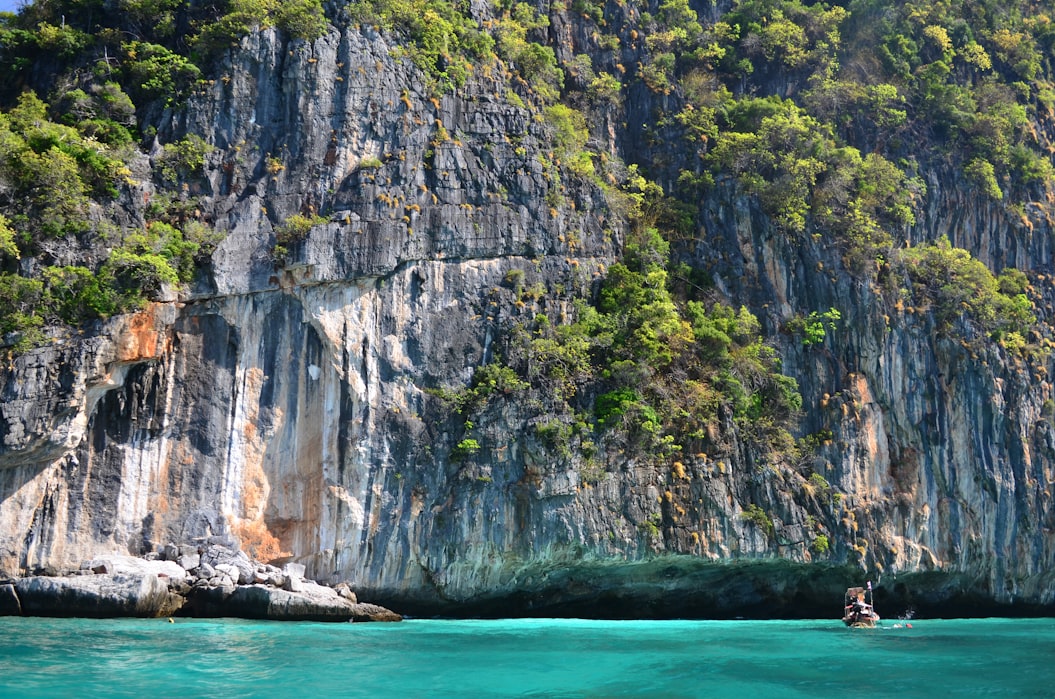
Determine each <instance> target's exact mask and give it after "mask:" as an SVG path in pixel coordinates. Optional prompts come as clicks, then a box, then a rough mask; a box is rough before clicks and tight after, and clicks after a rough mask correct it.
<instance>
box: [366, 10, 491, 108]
mask: <svg viewBox="0 0 1055 699" xmlns="http://www.w3.org/2000/svg"><path fill="white" fill-rule="evenodd" d="M348 12H349V13H350V14H351V17H352V18H353V19H354V20H356V21H358V22H360V23H362V24H374V25H377V26H379V27H381V28H382V29H385V30H386V31H395V32H399V33H401V34H403V35H404V36H405V37H406V38H407V39H408V40H409V42H410V43H409V44H408V45H404V46H403V47H401V49H400V51H401V52H402V53H404V54H405V55H406V56H407V57H408V58H409V59H410V60H411V61H413V63H414V65H416V66H417V67H418V68H420V69H421V70H422V71H423V72H424V73H425V74H426V75H427V76H428V77H429V78H430V80H431V81H432V84H433V87H434V89H436V90H438V91H440V92H447V91H450V90H452V89H454V88H456V87H460V86H462V85H464V84H465V81H466V80H467V79H468V78H469V75H470V74H471V73H472V71H473V65H474V63H476V62H479V61H483V60H489V59H490V58H491V56H492V54H493V50H494V40H493V39H492V38H491V36H490V35H488V34H487V33H485V32H482V31H481V30H480V27H479V26H478V25H477V24H476V22H474V21H473V20H472V19H471V18H469V17H468V16H467V14H466V13H465V12H464V11H463V10H462V9H461V8H460V7H459V6H458V5H457V4H455V3H450V2H447V0H363V1H362V2H357V3H355V4H353V5H350V6H349V7H348Z"/></svg>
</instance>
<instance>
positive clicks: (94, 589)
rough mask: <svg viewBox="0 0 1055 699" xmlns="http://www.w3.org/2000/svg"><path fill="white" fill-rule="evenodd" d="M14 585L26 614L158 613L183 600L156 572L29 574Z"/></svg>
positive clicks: (175, 608)
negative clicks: (53, 575)
mask: <svg viewBox="0 0 1055 699" xmlns="http://www.w3.org/2000/svg"><path fill="white" fill-rule="evenodd" d="M14 588H15V591H16V593H17V595H18V599H19V601H20V602H21V607H22V613H23V614H25V615H27V616H62V617H67V616H75V617H77V616H79V617H101V618H105V617H122V616H134V617H158V616H169V615H172V614H174V613H176V612H177V611H178V610H179V608H180V607H181V606H182V604H183V598H182V597H181V596H179V595H177V594H174V593H172V592H171V591H170V590H169V587H168V584H167V583H166V582H165V581H163V580H161V579H160V578H158V576H157V575H153V574H134V573H116V574H113V575H80V576H76V577H70V578H53V577H29V578H20V579H19V580H16V581H15V583H14Z"/></svg>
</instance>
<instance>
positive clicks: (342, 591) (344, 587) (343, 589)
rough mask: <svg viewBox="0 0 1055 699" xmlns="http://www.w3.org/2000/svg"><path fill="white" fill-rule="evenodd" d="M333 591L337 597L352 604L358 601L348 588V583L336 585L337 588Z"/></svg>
mask: <svg viewBox="0 0 1055 699" xmlns="http://www.w3.org/2000/svg"><path fill="white" fill-rule="evenodd" d="M333 589H334V590H335V591H336V592H337V595H338V596H339V597H343V598H344V599H346V600H348V601H349V602H351V603H352V604H355V603H356V602H358V601H359V599H358V598H357V597H356V596H355V592H353V591H352V588H350V587H349V586H348V583H338V584H337V586H336V587H334V588H333Z"/></svg>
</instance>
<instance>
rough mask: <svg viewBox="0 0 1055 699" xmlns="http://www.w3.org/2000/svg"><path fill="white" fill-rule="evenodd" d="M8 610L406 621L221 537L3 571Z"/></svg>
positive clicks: (0, 610)
mask: <svg viewBox="0 0 1055 699" xmlns="http://www.w3.org/2000/svg"><path fill="white" fill-rule="evenodd" d="M0 616H50V617H93V618H108V617H173V616H189V617H237V618H242V619H267V620H272V621H333V622H346V621H357V622H358V621H400V620H402V618H403V617H402V616H401V615H399V614H397V613H395V612H393V611H391V610H389V609H386V608H385V607H382V606H379V605H376V604H368V603H363V602H359V601H358V599H357V598H356V594H355V592H354V591H353V590H352V589H351V588H350V587H349V586H348V585H347V584H346V583H340V584H338V585H336V586H334V587H330V586H327V585H321V584H319V583H317V582H315V581H313V580H308V579H306V578H305V577H304V566H302V565H300V564H297V563H286V564H285V565H283V566H282V567H281V568H279V567H277V566H274V565H270V564H267V563H261V562H259V561H253V560H252V559H250V558H249V556H247V555H246V554H245V553H244V552H243V551H239V550H235V549H232V548H229V547H227V546H224V545H221V544H208V545H197V544H185V545H175V544H169V545H166V546H164V547H163V548H162V549H161V550H160V551H158V552H155V553H151V554H147V555H146V556H144V557H136V556H128V555H121V554H113V555H106V556H99V557H97V558H94V559H92V560H90V561H86V562H85V563H84V564H83V565H81V567H80V568H79V569H78V570H75V571H69V572H66V573H65V574H58V575H34V576H27V577H20V578H11V579H0Z"/></svg>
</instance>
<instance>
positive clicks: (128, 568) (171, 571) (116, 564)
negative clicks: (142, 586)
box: [87, 554, 187, 581]
mask: <svg viewBox="0 0 1055 699" xmlns="http://www.w3.org/2000/svg"><path fill="white" fill-rule="evenodd" d="M87 567H88V569H90V570H91V571H92V572H94V573H96V574H106V575H118V574H123V575H156V576H157V577H159V578H171V579H173V580H176V581H181V580H183V579H184V578H185V577H187V571H185V570H184V569H183V568H182V567H181V566H180V565H179V564H178V563H176V562H175V561H148V560H146V559H145V558H137V557H135V556H123V555H121V554H108V555H105V556H97V557H96V558H93V559H92V560H91V561H89V562H88V564H87Z"/></svg>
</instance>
